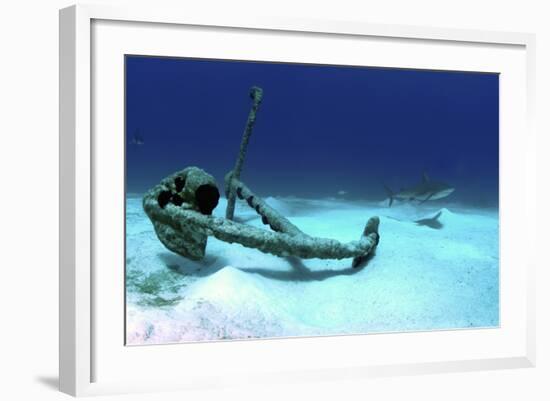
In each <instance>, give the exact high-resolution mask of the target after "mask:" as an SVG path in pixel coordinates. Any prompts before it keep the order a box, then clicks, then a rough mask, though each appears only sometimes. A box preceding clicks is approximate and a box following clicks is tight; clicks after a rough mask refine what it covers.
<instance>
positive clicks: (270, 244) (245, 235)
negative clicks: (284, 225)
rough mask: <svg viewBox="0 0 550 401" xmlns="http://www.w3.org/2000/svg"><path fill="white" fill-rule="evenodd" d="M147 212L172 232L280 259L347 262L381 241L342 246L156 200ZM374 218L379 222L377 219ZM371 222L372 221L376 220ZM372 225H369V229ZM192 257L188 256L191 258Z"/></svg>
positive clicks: (365, 240) (146, 204)
mask: <svg viewBox="0 0 550 401" xmlns="http://www.w3.org/2000/svg"><path fill="white" fill-rule="evenodd" d="M143 205H144V209H145V212H146V213H147V215H148V216H149V218H150V219H151V220H153V221H154V222H157V224H160V225H162V226H165V227H169V228H170V231H171V232H172V233H176V234H177V233H182V235H183V234H185V233H189V232H194V233H195V234H202V235H205V236H208V235H212V236H214V237H215V238H217V239H219V240H221V241H224V242H228V243H239V244H241V245H243V246H245V247H248V248H255V249H258V250H260V251H262V252H264V253H270V254H272V255H276V256H296V257H300V258H303V259H311V258H319V259H344V258H354V257H358V256H362V255H366V254H368V253H370V252H371V251H372V250H373V249H374V248H375V247H376V244H377V242H378V234H377V233H371V234H369V235H366V236H363V237H362V238H361V239H360V240H359V241H351V242H348V243H342V242H340V241H337V240H334V239H328V238H318V237H310V236H308V235H305V234H298V235H289V234H285V233H277V232H273V231H268V230H263V229H260V228H256V227H252V226H248V225H245V224H242V223H237V222H234V221H231V220H227V219H224V218H219V217H214V216H209V215H204V214H201V213H199V212H197V211H195V210H192V209H186V208H181V207H177V206H175V205H172V204H168V205H166V206H165V207H164V208H160V207H159V206H158V203H157V201H156V199H154V197H147V196H146V198H145V199H144V203H143ZM372 219H377V218H376V217H373V218H372ZM372 219H371V220H372ZM368 225H369V224H367V226H368ZM187 256H188V255H187Z"/></svg>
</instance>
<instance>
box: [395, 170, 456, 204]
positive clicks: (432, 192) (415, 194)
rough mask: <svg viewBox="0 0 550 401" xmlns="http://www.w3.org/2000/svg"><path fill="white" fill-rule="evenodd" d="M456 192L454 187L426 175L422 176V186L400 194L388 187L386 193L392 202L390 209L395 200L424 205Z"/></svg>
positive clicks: (403, 190) (408, 189)
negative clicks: (417, 202)
mask: <svg viewBox="0 0 550 401" xmlns="http://www.w3.org/2000/svg"><path fill="white" fill-rule="evenodd" d="M454 190H455V189H454V188H453V187H451V186H449V185H447V184H445V183H442V182H436V181H432V180H430V178H429V177H428V175H427V174H426V173H424V174H423V175H422V182H421V183H420V184H418V185H416V186H414V187H411V188H407V189H402V190H401V191H399V192H393V191H392V190H391V189H390V188H388V187H387V186H386V192H387V193H388V198H389V200H390V203H389V207H391V205H392V204H393V201H394V199H399V200H403V201H419V202H420V203H424V202H426V201H429V200H436V199H441V198H445V197H447V196H449V195H450V194H451V193H453V192H454Z"/></svg>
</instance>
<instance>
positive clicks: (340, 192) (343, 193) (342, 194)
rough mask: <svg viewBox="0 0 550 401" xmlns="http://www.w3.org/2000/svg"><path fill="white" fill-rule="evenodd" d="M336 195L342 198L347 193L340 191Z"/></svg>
mask: <svg viewBox="0 0 550 401" xmlns="http://www.w3.org/2000/svg"><path fill="white" fill-rule="evenodd" d="M337 194H338V195H340V196H344V195H347V194H348V191H344V190H340V191H338V192H337Z"/></svg>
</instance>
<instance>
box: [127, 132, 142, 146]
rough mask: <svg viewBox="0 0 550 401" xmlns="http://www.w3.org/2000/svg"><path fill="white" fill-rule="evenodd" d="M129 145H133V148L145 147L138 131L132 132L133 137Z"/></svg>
mask: <svg viewBox="0 0 550 401" xmlns="http://www.w3.org/2000/svg"><path fill="white" fill-rule="evenodd" d="M130 145H135V146H141V145H145V141H144V140H143V137H142V136H141V135H140V134H139V130H136V131H135V132H134V135H133V136H132V138H131V139H130Z"/></svg>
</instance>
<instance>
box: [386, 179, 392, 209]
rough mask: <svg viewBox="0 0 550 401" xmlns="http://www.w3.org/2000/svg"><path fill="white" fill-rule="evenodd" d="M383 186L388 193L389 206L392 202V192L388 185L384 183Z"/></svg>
mask: <svg viewBox="0 0 550 401" xmlns="http://www.w3.org/2000/svg"><path fill="white" fill-rule="evenodd" d="M384 188H385V189H386V193H387V194H388V199H389V200H390V203H389V205H388V207H391V205H392V204H393V196H394V193H393V191H392V190H391V189H390V187H388V186H387V185H386V184H384Z"/></svg>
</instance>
